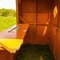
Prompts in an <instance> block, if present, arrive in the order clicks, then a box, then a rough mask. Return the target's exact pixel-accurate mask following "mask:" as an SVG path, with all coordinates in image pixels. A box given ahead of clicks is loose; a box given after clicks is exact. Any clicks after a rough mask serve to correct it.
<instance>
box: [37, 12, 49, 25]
mask: <svg viewBox="0 0 60 60" xmlns="http://www.w3.org/2000/svg"><path fill="white" fill-rule="evenodd" d="M47 23H49V15H48V12H46V13H37V24H47Z"/></svg>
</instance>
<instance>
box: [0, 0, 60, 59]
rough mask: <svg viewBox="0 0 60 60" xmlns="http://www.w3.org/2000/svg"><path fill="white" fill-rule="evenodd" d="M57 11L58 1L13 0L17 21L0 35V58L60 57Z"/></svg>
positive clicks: (59, 21)
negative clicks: (14, 0)
mask: <svg viewBox="0 0 60 60" xmlns="http://www.w3.org/2000/svg"><path fill="white" fill-rule="evenodd" d="M59 10H60V0H16V22H17V23H16V26H12V27H10V28H8V29H6V30H5V31H3V32H2V33H1V34H0V38H1V40H3V41H1V40H0V43H1V49H0V60H8V59H9V60H60V17H59V16H60V11H59ZM2 38H3V39H2ZM8 40H9V41H8ZM18 40H19V41H18ZM6 41H7V42H6ZM12 41H13V42H15V45H14V44H13V42H12ZM10 42H11V43H10ZM19 42H20V43H19ZM6 44H7V45H6ZM11 45H12V46H14V49H15V50H16V51H15V50H13V48H11V47H12V46H11ZM15 46H16V47H15ZM17 46H19V47H17Z"/></svg>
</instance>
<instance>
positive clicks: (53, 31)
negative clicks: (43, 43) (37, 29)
mask: <svg viewBox="0 0 60 60" xmlns="http://www.w3.org/2000/svg"><path fill="white" fill-rule="evenodd" d="M56 40H57V35H56V27H55V26H54V25H50V41H49V45H50V49H51V51H52V53H53V55H54V56H56Z"/></svg>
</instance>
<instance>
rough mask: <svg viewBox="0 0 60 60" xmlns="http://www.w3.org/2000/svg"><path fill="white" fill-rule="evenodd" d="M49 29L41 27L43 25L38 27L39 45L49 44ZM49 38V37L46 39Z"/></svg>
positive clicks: (37, 41)
mask: <svg viewBox="0 0 60 60" xmlns="http://www.w3.org/2000/svg"><path fill="white" fill-rule="evenodd" d="M47 28H48V26H41V25H37V35H36V36H37V38H36V39H37V40H36V43H37V44H42V45H44V44H47V43H48V40H47V37H48V35H47ZM46 36H47V37H46Z"/></svg>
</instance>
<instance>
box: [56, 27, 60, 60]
mask: <svg viewBox="0 0 60 60" xmlns="http://www.w3.org/2000/svg"><path fill="white" fill-rule="evenodd" d="M56 60H60V28H59V29H57V40H56Z"/></svg>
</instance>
